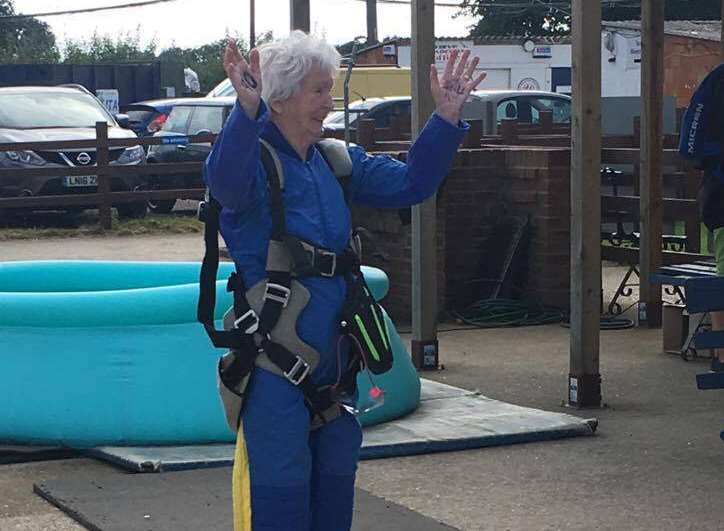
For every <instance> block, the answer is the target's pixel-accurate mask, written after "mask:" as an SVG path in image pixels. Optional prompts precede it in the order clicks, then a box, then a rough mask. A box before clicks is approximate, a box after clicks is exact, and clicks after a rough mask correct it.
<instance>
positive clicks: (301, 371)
mask: <svg viewBox="0 0 724 531" xmlns="http://www.w3.org/2000/svg"><path fill="white" fill-rule="evenodd" d="M309 369H310V367H309V363H307V362H306V361H304V360H303V359H302V358H300V357H299V356H297V361H296V362H294V366H293V367H292V368H291V369H289V370H288V371H283V372H284V377H285V378H286V379H287V380H289V381H290V382H291V383H292V384H293V385H299V384H300V383H301V382H302V380H304V379H305V378H306V377H307V375H308V374H309Z"/></svg>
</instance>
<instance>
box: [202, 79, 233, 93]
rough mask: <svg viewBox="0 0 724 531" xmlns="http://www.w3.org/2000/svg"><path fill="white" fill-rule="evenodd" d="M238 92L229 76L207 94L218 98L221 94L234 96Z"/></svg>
mask: <svg viewBox="0 0 724 531" xmlns="http://www.w3.org/2000/svg"><path fill="white" fill-rule="evenodd" d="M235 94H236V89H235V88H234V85H232V84H231V81H229V78H228V77H227V78H226V79H224V80H223V81H222V82H221V83H219V84H218V85H216V86H215V87H214V88H213V89H211V91H210V92H209V93H208V94H207V96H206V97H207V98H218V97H220V96H234V95H235Z"/></svg>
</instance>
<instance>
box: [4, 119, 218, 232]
mask: <svg viewBox="0 0 724 531" xmlns="http://www.w3.org/2000/svg"><path fill="white" fill-rule="evenodd" d="M215 139H216V135H214V134H202V135H195V136H161V137H144V138H127V139H109V138H108V125H107V124H106V123H105V122H98V123H97V124H96V138H95V139H93V140H64V141H48V142H17V143H5V144H2V143H0V152H6V151H22V150H33V151H47V150H62V149H67V150H79V149H88V150H95V152H96V165H95V166H75V167H61V166H58V167H48V168H18V169H15V168H9V169H0V180H3V179H5V178H8V177H16V178H17V177H30V178H32V177H58V178H61V179H62V178H64V177H70V176H77V175H96V176H97V183H98V185H97V191H96V192H93V193H67V194H59V195H38V196H23V197H0V211H4V210H9V209H44V208H45V209H49V208H61V209H62V208H67V207H90V208H92V207H97V208H98V210H99V216H100V220H99V221H100V224H101V226H102V227H103V228H105V229H110V228H111V207H112V206H114V205H118V204H125V203H136V202H140V201H143V202H145V201H148V200H149V199H157V200H160V199H176V198H181V199H202V198H203V196H204V189H203V188H195V189H169V190H140V189H138V190H127V191H113V190H112V189H111V180H112V179H113V178H123V177H128V176H133V177H140V176H144V175H156V176H162V175H174V174H193V173H199V174H200V173H201V169H202V163H201V162H181V163H158V164H137V165H116V164H110V163H109V149H110V148H113V147H131V146H138V145H140V146H152V145H162V144H186V143H206V142H209V143H213V142H214V140H215Z"/></svg>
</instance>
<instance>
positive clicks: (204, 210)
mask: <svg viewBox="0 0 724 531" xmlns="http://www.w3.org/2000/svg"><path fill="white" fill-rule="evenodd" d="M208 207H209V204H208V203H207V202H206V201H199V205H198V206H197V207H196V219H198V220H199V221H203V222H204V223H206V219H207V218H206V216H207V214H208V212H209V208H208Z"/></svg>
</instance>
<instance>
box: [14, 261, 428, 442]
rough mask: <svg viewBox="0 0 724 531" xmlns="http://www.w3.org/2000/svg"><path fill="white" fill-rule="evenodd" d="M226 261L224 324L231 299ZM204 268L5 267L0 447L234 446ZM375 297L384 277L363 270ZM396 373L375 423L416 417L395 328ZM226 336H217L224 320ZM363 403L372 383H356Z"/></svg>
mask: <svg viewBox="0 0 724 531" xmlns="http://www.w3.org/2000/svg"><path fill="white" fill-rule="evenodd" d="M232 267H233V266H232V264H231V263H222V264H221V265H220V268H219V277H218V278H219V281H218V282H217V284H216V293H217V315H216V318H217V319H218V320H219V321H220V320H221V317H222V314H223V312H224V310H225V309H226V308H228V307H229V306H230V305H231V297H230V295H229V294H228V293H227V292H226V290H225V287H226V280H225V279H226V277H227V276H228V275H229V273H230V271H231V269H232ZM199 268H200V265H199V264H198V263H196V262H193V263H192V262H98V261H40V262H4V263H0V441H3V442H11V443H19V444H62V445H67V446H73V447H89V446H97V445H103V444H114V445H123V444H125V445H151V444H158V445H164V444H192V443H201V442H227V441H233V440H234V436H233V434H232V433H231V432H230V431H229V429H228V427H227V426H226V422H225V419H224V415H223V411H222V408H221V405H220V402H219V399H218V394H217V391H216V363H217V360H218V357H219V356H220V355H221V354H222V353H223V352H222V351H220V350H218V349H214V348H213V346H212V345H211V343H210V342H209V340H208V338H207V336H206V334H205V332H204V330H203V327H202V326H201V325H200V324H198V323H197V322H196V302H197V299H198V284H197V282H198V280H197V279H198V276H199ZM364 273H365V277H366V278H367V279H368V283H369V284H370V287H371V289H372V291H373V293H374V295H375V296H376V297H378V298H381V297H383V296H384V295H385V293H386V291H387V277H386V275H385V274H384V273H383V272H382V271H380V270H379V269H374V268H364ZM388 325H389V327H390V331H391V336H392V337H391V340H392V342H393V346H394V350H395V365H394V367H393V369H392V371H390V372H389V373H387V374H385V375H383V376H381V377H377V378H376V380H375V383H377V384H378V385H379V386H380V387H382V388H383V389H384V390H385V395H386V397H385V404H384V405H383V406H382V407H380V408H378V409H375V410H373V411H370V412H369V413H367V414H365V415H362V416H361V418H360V420H361V421H362V423H363V424H374V423H378V422H383V421H385V420H390V419H392V418H396V417H398V416H401V415H404V414H406V413H408V412H410V411H412V410H414V409H415V408H416V407H417V404H418V402H419V395H420V383H419V379H418V377H417V373H416V371H415V369H414V367H413V366H412V363H411V361H410V357H409V354H408V353H407V352H406V350H405V348H404V345H403V344H402V342H401V340H400V338H399V336H398V335H397V332H396V331H395V329H394V326H393V325H392V323H391V322H390V321H389V319H388ZM218 326H221V324H220V322H219V324H218ZM358 382H359V384H360V392H361V394H362V395H364V394H366V393H367V391H368V389H369V380H368V379H367V378H365V377H363V376H362V375H360V378H359V380H358Z"/></svg>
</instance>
